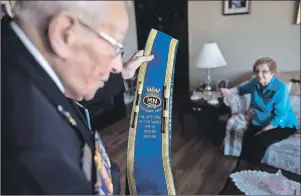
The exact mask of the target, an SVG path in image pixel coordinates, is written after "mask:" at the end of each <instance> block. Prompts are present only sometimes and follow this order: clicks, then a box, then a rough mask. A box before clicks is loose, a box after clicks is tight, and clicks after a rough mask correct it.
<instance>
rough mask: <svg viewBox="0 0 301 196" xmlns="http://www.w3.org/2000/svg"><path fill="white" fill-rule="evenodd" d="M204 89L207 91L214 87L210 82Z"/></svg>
mask: <svg viewBox="0 0 301 196" xmlns="http://www.w3.org/2000/svg"><path fill="white" fill-rule="evenodd" d="M204 90H205V91H212V88H211V86H210V85H209V84H207V85H206V87H205V89H204Z"/></svg>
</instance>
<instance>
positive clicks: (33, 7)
mask: <svg viewBox="0 0 301 196" xmlns="http://www.w3.org/2000/svg"><path fill="white" fill-rule="evenodd" d="M105 5H106V3H105V1H16V4H15V6H14V7H13V10H12V13H13V16H14V17H17V18H19V19H20V20H25V21H27V22H30V23H31V24H33V23H34V24H35V25H40V24H43V23H44V24H45V21H46V20H47V19H49V18H50V17H52V16H54V15H56V14H58V13H59V12H61V11H71V12H73V13H74V14H76V15H77V16H78V17H80V18H84V19H85V20H87V21H94V20H100V19H101V18H103V17H101V13H102V10H103V9H105Z"/></svg>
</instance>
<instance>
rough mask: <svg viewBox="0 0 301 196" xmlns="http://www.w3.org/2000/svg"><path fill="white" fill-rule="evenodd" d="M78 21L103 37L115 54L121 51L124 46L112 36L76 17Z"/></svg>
mask: <svg viewBox="0 0 301 196" xmlns="http://www.w3.org/2000/svg"><path fill="white" fill-rule="evenodd" d="M78 21H79V23H80V24H81V25H83V26H84V27H86V28H87V29H89V30H90V31H92V32H94V33H95V34H96V35H97V36H98V37H100V38H102V39H104V40H105V41H107V42H108V43H109V44H111V45H112V46H113V48H114V50H115V55H116V56H118V55H119V54H121V53H123V49H124V46H123V45H122V44H121V43H120V42H118V41H117V40H115V39H114V38H112V37H111V36H109V35H107V34H105V33H103V32H98V31H96V30H94V29H93V28H92V27H90V26H89V25H87V24H86V23H84V22H83V21H82V20H81V19H79V18H78Z"/></svg>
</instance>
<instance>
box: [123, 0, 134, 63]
mask: <svg viewBox="0 0 301 196" xmlns="http://www.w3.org/2000/svg"><path fill="white" fill-rule="evenodd" d="M126 3H127V11H128V15H129V20H130V23H129V30H128V32H127V34H126V37H125V40H124V42H123V44H124V45H125V50H124V60H128V59H129V58H131V56H132V55H133V54H134V53H135V52H136V51H137V48H138V44H137V31H136V17H135V7H134V1H127V2H126Z"/></svg>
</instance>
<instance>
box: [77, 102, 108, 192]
mask: <svg viewBox="0 0 301 196" xmlns="http://www.w3.org/2000/svg"><path fill="white" fill-rule="evenodd" d="M75 103H76V104H77V105H78V106H79V107H80V108H81V109H83V110H84V111H85V117H86V120H87V123H88V126H89V128H90V130H91V123H90V115H89V111H88V109H87V108H85V107H84V106H83V105H81V104H79V103H78V102H76V101H75ZM91 132H92V131H91ZM94 135H95V154H94V161H95V166H96V183H95V192H96V193H97V194H98V195H112V194H113V184H112V176H111V163H110V160H109V156H108V154H107V153H106V150H105V148H104V143H103V141H102V139H101V138H100V136H99V134H98V132H97V131H95V134H94Z"/></svg>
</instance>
